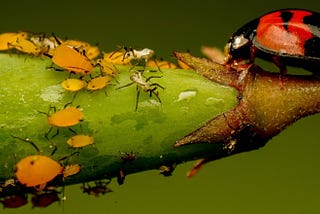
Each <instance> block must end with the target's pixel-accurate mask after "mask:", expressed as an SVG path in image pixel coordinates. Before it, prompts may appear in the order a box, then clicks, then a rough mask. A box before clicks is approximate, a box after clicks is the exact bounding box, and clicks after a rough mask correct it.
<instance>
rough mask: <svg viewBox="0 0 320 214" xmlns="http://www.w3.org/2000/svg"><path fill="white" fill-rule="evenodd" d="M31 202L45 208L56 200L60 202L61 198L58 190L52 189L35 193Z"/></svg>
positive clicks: (34, 205)
mask: <svg viewBox="0 0 320 214" xmlns="http://www.w3.org/2000/svg"><path fill="white" fill-rule="evenodd" d="M31 202H32V205H33V207H39V208H40V207H41V208H43V207H48V206H49V205H51V204H53V203H54V202H60V198H59V195H58V192H57V191H55V190H51V191H46V192H43V193H35V194H34V195H33V196H32V198H31Z"/></svg>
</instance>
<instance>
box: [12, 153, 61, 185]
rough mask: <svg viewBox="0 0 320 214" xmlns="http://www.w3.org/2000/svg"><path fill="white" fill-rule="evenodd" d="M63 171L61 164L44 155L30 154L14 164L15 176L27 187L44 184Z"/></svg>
mask: <svg viewBox="0 0 320 214" xmlns="http://www.w3.org/2000/svg"><path fill="white" fill-rule="evenodd" d="M62 172H63V166H61V165H60V164H59V163H58V162H57V161H55V160H53V159H51V158H49V157H47V156H44V155H31V156H27V157H25V158H23V159H21V160H20V161H19V162H18V163H17V164H16V171H15V174H16V177H17V179H18V181H19V182H20V183H22V184H24V185H26V186H27V187H35V186H39V185H45V184H46V183H47V182H49V181H51V180H53V179H54V178H55V177H56V176H57V175H59V174H61V173H62Z"/></svg>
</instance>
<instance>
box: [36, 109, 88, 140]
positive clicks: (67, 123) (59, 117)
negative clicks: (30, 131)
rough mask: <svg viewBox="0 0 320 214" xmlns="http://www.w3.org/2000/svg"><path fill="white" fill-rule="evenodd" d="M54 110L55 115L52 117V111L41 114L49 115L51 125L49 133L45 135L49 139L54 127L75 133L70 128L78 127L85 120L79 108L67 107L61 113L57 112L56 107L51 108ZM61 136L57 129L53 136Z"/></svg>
mask: <svg viewBox="0 0 320 214" xmlns="http://www.w3.org/2000/svg"><path fill="white" fill-rule="evenodd" d="M52 108H53V109H54V113H53V114H52V115H50V114H49V113H50V110H49V112H48V113H45V112H40V113H43V114H46V115H47V120H48V124H49V125H51V127H50V129H49V131H48V132H47V133H46V134H45V137H46V138H48V136H49V134H50V132H51V131H52V129H53V127H57V128H63V127H64V128H69V130H70V131H71V132H73V133H74V131H73V130H72V129H71V128H70V127H71V126H74V125H77V124H78V123H80V122H81V121H82V119H83V113H82V112H81V111H80V110H79V109H78V108H77V107H65V108H64V109H62V110H60V111H56V109H55V108H54V107H50V109H52ZM58 134H59V129H57V132H56V134H54V135H53V136H52V138H54V137H55V136H56V135H58Z"/></svg>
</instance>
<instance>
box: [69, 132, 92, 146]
mask: <svg viewBox="0 0 320 214" xmlns="http://www.w3.org/2000/svg"><path fill="white" fill-rule="evenodd" d="M67 144H69V145H70V146H71V147H72V148H80V147H84V146H88V145H91V144H93V137H92V136H89V135H82V134H80V135H75V136H73V137H71V138H69V139H68V141H67Z"/></svg>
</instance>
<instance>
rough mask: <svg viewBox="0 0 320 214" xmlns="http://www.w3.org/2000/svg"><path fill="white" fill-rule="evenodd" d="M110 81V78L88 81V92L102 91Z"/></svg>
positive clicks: (97, 78)
mask: <svg viewBox="0 0 320 214" xmlns="http://www.w3.org/2000/svg"><path fill="white" fill-rule="evenodd" d="M111 80H112V77H110V76H99V77H95V78H93V79H91V80H90V82H89V83H88V85H87V89H88V90H90V91H96V90H100V89H103V88H104V87H106V86H107V85H108V84H109V83H110V81H111Z"/></svg>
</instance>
